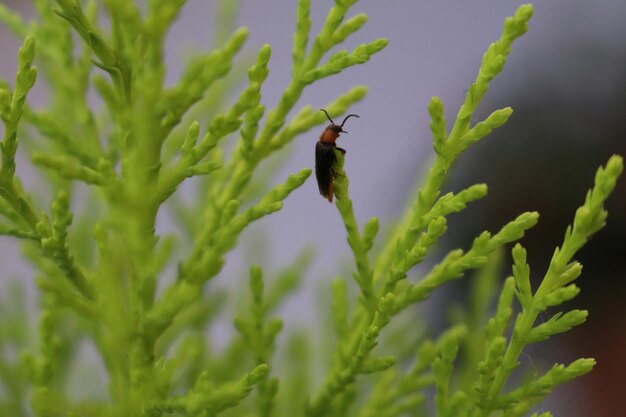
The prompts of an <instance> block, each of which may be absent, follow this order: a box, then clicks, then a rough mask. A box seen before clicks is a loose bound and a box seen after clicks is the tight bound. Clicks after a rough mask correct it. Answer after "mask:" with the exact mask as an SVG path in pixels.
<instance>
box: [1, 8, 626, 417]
mask: <svg viewBox="0 0 626 417" xmlns="http://www.w3.org/2000/svg"><path fill="white" fill-rule="evenodd" d="M3 2H4V3H7V4H9V5H10V7H12V8H15V9H20V10H22V12H23V14H24V16H30V17H32V16H33V13H32V10H31V5H30V2H27V1H23V0H20V1H17V0H15V1H6V0H4V1H3ZM240 3H241V8H240V14H239V16H238V17H237V23H238V24H240V25H246V26H248V27H249V28H250V34H251V36H250V40H249V42H248V48H249V51H250V52H254V51H256V50H258V48H259V47H260V46H261V45H262V44H263V43H269V44H271V45H272V51H273V55H272V61H271V63H270V70H271V72H270V77H269V78H268V80H267V82H266V84H265V86H264V90H263V97H264V104H265V105H266V106H268V107H271V106H273V105H275V104H276V103H277V101H278V99H279V97H280V94H281V93H282V90H283V89H284V88H285V87H286V85H287V84H288V82H289V80H290V77H291V42H292V33H293V29H294V21H295V11H296V3H297V2H296V1H295V0H271V1H270V0H266V1H259V0H241V2H240ZM312 3H313V5H312V17H313V29H312V30H313V33H316V31H317V30H318V29H319V28H320V27H321V26H322V23H323V19H324V17H325V13H326V11H327V10H328V8H329V7H330V6H331V4H332V1H330V0H324V1H314V2H312ZM520 3H521V2H517V1H509V0H475V1H472V2H465V1H450V0H440V1H437V2H426V1H398V0H388V1H385V2H381V1H375V0H361V1H360V2H359V3H358V4H357V5H356V6H355V7H354V11H355V12H365V13H367V14H368V15H369V22H368V23H367V24H366V25H365V27H364V28H363V29H362V30H361V31H359V32H358V33H357V34H356V35H354V36H352V37H351V38H350V39H348V42H347V44H346V45H345V47H346V48H348V49H351V48H353V47H354V46H356V45H358V44H359V43H362V42H368V41H371V40H373V39H375V38H379V37H387V38H388V39H389V41H390V44H389V46H388V47H387V48H386V49H385V50H383V51H382V52H381V53H380V54H378V55H376V56H374V57H373V59H372V60H371V61H370V62H369V63H367V64H366V65H363V66H358V67H353V68H351V69H349V70H347V71H345V72H344V73H343V74H341V75H339V76H334V77H332V78H330V79H326V80H323V81H321V82H319V83H317V84H316V87H313V88H312V89H310V90H307V91H306V92H305V94H304V96H303V97H302V99H301V104H302V105H304V104H311V105H312V106H313V107H314V108H319V107H323V106H324V105H325V104H327V103H329V102H331V101H332V100H333V99H334V98H335V97H336V96H338V95H339V94H341V93H343V92H345V91H347V90H349V89H350V88H351V87H352V86H354V85H357V84H365V85H368V86H369V88H370V91H369V94H368V96H367V98H366V99H365V100H364V101H363V102H361V103H359V104H358V105H356V106H354V108H352V109H350V113H357V114H359V115H360V116H361V118H360V119H351V120H350V121H349V126H347V130H348V131H349V132H350V133H349V134H348V135H343V136H342V138H341V139H340V146H342V147H343V148H345V149H346V150H347V158H346V171H347V172H348V173H349V176H350V190H351V196H352V199H353V202H354V207H355V211H356V215H357V219H358V221H359V223H360V224H363V223H364V222H365V221H366V220H367V219H369V218H370V217H372V216H377V217H379V219H380V221H381V224H382V226H383V231H384V228H385V227H389V226H390V225H392V224H393V222H394V219H396V218H397V217H398V216H399V215H401V214H402V213H403V211H404V207H405V206H406V204H407V202H408V199H409V198H410V196H411V195H412V193H413V190H414V189H415V186H416V184H418V182H417V181H418V179H419V178H420V176H421V175H422V174H423V173H424V171H425V170H426V169H427V168H428V163H429V160H430V159H431V157H432V155H433V152H432V148H431V136H430V131H429V128H428V124H429V118H428V112H427V105H428V102H429V99H430V97H431V96H434V95H437V96H439V97H440V98H441V99H442V100H443V102H444V104H445V106H446V116H447V119H448V121H452V120H454V117H455V114H456V112H457V110H458V108H459V106H460V104H461V103H462V102H463V100H464V95H465V93H466V91H467V89H468V88H469V85H470V83H471V82H472V81H473V80H474V78H475V76H476V72H477V69H478V67H479V64H480V60H481V57H482V54H483V53H484V51H485V50H486V48H487V47H488V45H489V44H490V43H491V42H493V41H495V40H496V39H498V37H499V36H500V34H501V30H502V22H503V20H504V18H505V17H506V16H509V15H511V14H512V13H514V11H515V9H516V8H517V6H518V5H519V4H520ZM534 5H535V17H534V18H533V20H532V21H531V24H530V29H529V32H528V33H527V34H526V35H525V36H523V37H522V38H521V39H520V40H518V41H517V42H516V43H515V44H514V47H513V52H512V54H511V55H510V58H509V60H508V62H507V66H506V67H505V69H504V71H503V73H502V74H501V75H500V76H499V77H498V78H497V79H496V80H495V81H494V82H493V83H492V85H491V89H490V91H489V93H488V94H487V95H486V99H485V100H484V102H483V103H482V104H481V106H480V107H479V109H478V112H477V113H476V115H475V118H476V119H475V122H478V121H481V120H483V119H484V118H485V117H486V116H487V115H488V114H489V113H490V112H491V111H493V110H495V109H498V108H502V107H506V106H511V107H513V109H514V114H513V116H512V117H511V119H510V120H509V122H508V123H507V124H506V125H505V126H504V127H502V128H500V129H498V130H497V131H495V132H494V133H493V134H492V135H490V136H489V137H487V138H486V139H485V140H483V141H482V142H480V143H478V144H477V145H475V146H474V147H473V148H471V149H470V150H469V151H468V152H467V153H466V154H464V155H463V156H462V157H461V158H460V160H459V163H458V164H457V166H456V168H455V169H454V170H453V172H452V174H451V180H450V181H449V182H448V183H447V184H446V191H455V190H459V189H461V188H464V187H466V186H468V185H471V184H474V183H477V182H485V183H487V184H488V185H489V195H488V196H487V198H485V199H483V200H481V201H479V202H477V203H473V204H472V205H471V206H470V207H469V208H468V209H467V210H466V211H465V212H463V213H462V214H460V215H455V216H452V217H451V218H450V222H449V226H450V227H449V230H450V232H448V234H447V235H446V240H445V242H444V243H443V244H442V245H441V246H442V248H440V249H441V251H440V253H443V250H444V249H449V248H450V249H451V248H456V247H461V248H467V247H468V246H469V245H470V244H471V240H472V239H473V237H475V236H476V235H478V234H479V233H480V232H481V231H483V230H490V231H496V230H498V229H499V227H501V226H502V225H503V224H505V223H506V222H507V221H509V220H511V219H512V218H514V217H515V216H517V215H518V214H519V213H521V212H523V211H527V210H537V211H539V212H540V213H541V218H540V223H539V225H538V226H537V227H535V228H534V229H533V230H531V232H530V233H528V235H527V237H525V238H524V240H523V244H524V245H525V246H526V247H527V249H528V252H529V263H530V266H531V276H532V277H533V278H535V279H536V280H537V279H540V278H541V277H542V276H543V272H544V271H545V270H546V268H547V265H548V262H549V259H550V256H551V255H552V252H553V251H554V248H555V247H556V246H557V245H559V244H560V242H561V241H562V239H563V234H564V231H565V227H566V225H567V224H569V223H571V221H572V219H573V215H574V212H575V209H576V208H577V207H578V206H579V205H580V204H581V203H582V202H583V200H584V196H585V193H586V190H587V189H589V188H590V187H591V185H592V184H593V175H594V172H595V170H596V169H597V167H598V166H599V165H601V164H604V163H605V162H606V161H607V159H608V158H609V156H610V155H611V154H613V153H619V154H622V155H626V25H624V21H626V2H624V1H623V0H596V1H593V2H589V1H584V0H552V1H543V0H540V1H537V2H535V3H534ZM213 18H214V11H213V2H211V1H206V0H188V4H187V6H186V7H185V9H184V10H183V13H182V16H181V18H180V20H179V21H178V22H177V23H176V24H175V26H174V28H173V30H172V32H171V34H170V36H169V38H168V44H169V45H168V49H167V51H168V64H169V72H168V80H170V82H173V81H174V80H175V79H176V78H177V77H178V75H179V74H180V72H181V70H182V68H183V65H184V62H185V57H186V56H187V55H186V54H187V53H188V52H189V51H191V50H192V49H193V50H207V49H208V48H209V47H210V45H211V34H212V29H211V25H212V22H213V20H212V19H213ZM18 47H19V41H18V40H16V39H15V38H14V37H13V35H11V34H10V33H9V32H8V30H7V29H6V28H4V27H0V48H1V50H2V59H1V60H0V76H1V77H2V78H4V79H7V80H12V78H13V77H14V74H15V69H16V56H17V49H18ZM37 97H39V99H41V100H45V92H38V93H37V94H36V95H35V98H37ZM298 108H299V107H298ZM320 133H321V132H311V133H310V134H309V135H305V136H302V137H300V138H298V139H297V140H296V144H295V147H294V149H293V155H292V157H291V158H290V159H289V160H288V162H287V164H286V165H285V167H284V168H283V169H282V170H281V171H280V172H279V174H278V176H277V177H276V181H275V182H279V181H280V180H282V179H283V178H285V177H286V176H287V175H288V174H289V173H291V172H295V171H297V170H300V169H302V168H303V167H313V164H314V152H313V147H314V144H315V142H316V141H317V139H318V136H319V134H320ZM24 162H27V161H24ZM22 166H23V165H22ZM19 169H20V166H19V165H18V170H19ZM607 209H608V211H609V218H608V226H607V227H606V228H605V229H604V230H602V231H601V232H600V233H598V234H597V236H595V237H594V239H593V240H592V241H591V242H590V243H589V245H588V246H587V247H585V248H584V249H583V250H582V251H581V252H580V253H579V255H578V257H577V259H578V260H579V261H580V262H581V263H583V265H584V272H583V275H582V277H581V278H580V279H579V282H578V284H579V285H580V286H581V287H582V292H581V295H580V296H579V297H578V298H576V299H575V300H574V301H572V302H570V303H569V304H568V305H567V307H570V308H584V309H588V310H590V316H589V318H588V320H587V323H585V324H584V325H582V326H580V327H578V328H576V329H575V330H574V331H572V332H570V333H568V334H566V335H562V336H556V337H554V339H553V340H552V342H550V343H546V344H541V345H540V348H539V349H537V350H533V351H531V352H530V353H529V355H528V356H527V357H526V358H525V360H526V361H528V362H530V363H532V364H533V366H537V367H538V368H541V367H543V366H546V364H550V363H553V362H555V361H558V362H560V363H569V362H570V361H572V360H574V359H576V358H579V357H594V358H596V359H597V360H598V365H597V367H596V369H595V370H594V371H593V372H592V373H591V374H590V375H587V376H585V377H583V378H580V379H578V380H576V381H575V382H573V383H570V384H567V385H565V386H563V387H560V388H559V389H557V391H556V392H555V394H554V396H552V397H551V399H550V400H549V403H545V408H546V409H549V410H551V411H553V412H554V415H555V416H559V415H561V416H569V417H582V416H590V415H593V416H596V417H604V416H606V417H614V416H618V415H623V413H624V410H626V406H625V405H624V402H625V401H626V400H625V398H626V396H625V395H626V391H625V388H624V384H623V382H622V378H623V375H625V374H626V355H624V354H623V352H624V351H625V349H626V311H625V310H624V308H623V304H624V301H625V296H626V279H625V278H626V277H625V266H626V263H625V262H624V259H625V258H626V181H624V179H622V181H621V182H619V184H618V188H617V190H616V193H615V194H614V195H613V196H612V197H611V199H610V200H609V202H608V204H607ZM383 235H384V234H383ZM255 236H256V237H257V238H258V236H262V239H264V241H265V247H266V249H265V251H266V253H267V256H268V258H269V259H272V262H276V264H277V265H283V264H285V263H286V262H288V261H289V260H291V259H293V258H294V257H296V256H297V254H298V253H299V251H300V250H301V249H302V248H303V247H305V246H307V245H312V246H313V247H314V248H315V250H316V261H315V264H314V265H313V268H312V271H311V273H310V274H309V276H308V277H307V280H306V285H305V287H306V288H305V291H304V292H303V293H304V294H306V289H311V290H312V291H316V290H315V289H316V288H319V285H320V281H324V280H327V279H328V278H332V276H333V275H332V274H334V273H335V272H334V271H336V269H337V266H338V265H351V257H350V252H349V249H348V246H347V244H346V242H345V237H344V230H343V225H342V223H341V221H340V218H339V216H338V215H337V213H336V209H335V208H334V207H333V206H332V205H330V204H328V203H327V202H326V201H325V200H324V199H323V198H321V197H320V196H319V194H318V190H317V185H316V184H315V181H314V180H313V179H310V180H309V181H308V182H307V183H306V184H305V186H304V187H302V188H301V189H300V190H298V191H297V192H295V193H294V194H293V195H292V197H291V198H289V199H288V200H287V202H286V204H285V207H284V209H283V211H282V212H281V213H280V214H278V215H274V216H270V217H269V218H266V219H264V220H262V221H261V222H259V223H258V224H255V225H254V226H253V227H251V230H249V231H247V232H246V234H244V235H243V237H242V241H245V240H246V239H254V238H255ZM15 243H16V242H15V241H13V240H11V239H9V238H4V237H2V238H0V279H1V280H2V281H3V282H4V281H8V280H10V279H13V278H16V277H17V278H19V279H22V280H25V281H28V279H29V278H32V276H33V272H32V271H31V270H30V269H29V267H28V266H27V264H25V263H24V262H23V261H20V251H19V245H16V244H15ZM246 255H247V254H246V253H245V252H244V251H238V252H234V253H232V254H231V255H230V257H229V263H228V266H227V267H226V269H225V270H224V272H223V275H228V274H236V273H238V272H240V271H241V270H247V268H248V267H249V266H250V263H251V261H250V260H248V259H247V258H246ZM440 256H441V255H440ZM433 261H436V259H434V260H433ZM507 261H508V258H507ZM507 268H508V266H507ZM532 271H535V272H534V273H533V272H532ZM507 274H510V271H509V270H507V271H503V272H502V279H504V277H505V276H506V275H507ZM218 279H219V278H218ZM461 281H463V280H461ZM462 290H463V283H462V282H457V283H454V284H452V285H450V286H449V288H447V292H445V293H444V296H443V297H442V296H440V297H439V298H438V299H437V300H438V303H439V304H438V307H436V308H433V310H428V311H429V312H428V314H438V311H437V309H441V308H447V306H449V305H453V304H456V303H462V302H463V300H462V297H460V294H461V293H462ZM313 304H314V300H312V297H307V296H306V295H303V296H301V298H298V299H296V300H292V302H291V303H290V304H289V305H287V307H286V309H287V310H288V313H289V317H290V319H292V320H295V321H297V320H311V317H312V315H313V314H314V312H313Z"/></svg>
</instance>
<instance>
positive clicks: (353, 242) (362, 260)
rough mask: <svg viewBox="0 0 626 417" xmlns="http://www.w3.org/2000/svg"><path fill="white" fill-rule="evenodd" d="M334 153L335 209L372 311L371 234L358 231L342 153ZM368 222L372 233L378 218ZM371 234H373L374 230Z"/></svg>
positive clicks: (363, 293)
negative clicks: (339, 216) (344, 230)
mask: <svg viewBox="0 0 626 417" xmlns="http://www.w3.org/2000/svg"><path fill="white" fill-rule="evenodd" d="M335 155H336V157H337V163H336V164H335V165H334V167H333V169H334V170H335V173H336V175H337V179H336V180H335V181H334V184H335V194H336V196H337V203H336V204H337V209H338V210H339V214H340V215H341V218H342V220H343V223H344V225H345V227H346V232H347V239H348V244H349V245H350V247H351V248H352V253H353V255H354V262H355V264H356V268H357V273H356V274H355V276H354V277H355V280H356V282H357V283H358V284H359V287H360V289H361V297H362V302H363V304H364V305H365V307H366V308H367V309H368V310H369V311H370V313H374V311H375V309H376V304H377V301H376V299H375V297H376V295H375V293H374V285H373V284H374V281H373V271H372V268H371V266H370V261H369V255H368V251H369V250H370V248H371V247H372V245H371V241H372V240H373V236H368V241H366V240H365V237H364V235H362V234H361V232H360V231H359V226H358V225H357V222H356V218H355V216H354V210H353V208H352V200H351V199H350V196H349V195H348V177H347V175H346V173H345V171H344V170H343V161H344V159H343V154H342V153H341V152H339V151H335ZM368 224H369V227H368V228H369V229H370V231H369V232H368V235H371V234H372V233H373V232H372V231H371V230H378V219H376V218H375V217H374V218H372V219H371V220H370V222H368ZM373 234H375V232H374V233H373Z"/></svg>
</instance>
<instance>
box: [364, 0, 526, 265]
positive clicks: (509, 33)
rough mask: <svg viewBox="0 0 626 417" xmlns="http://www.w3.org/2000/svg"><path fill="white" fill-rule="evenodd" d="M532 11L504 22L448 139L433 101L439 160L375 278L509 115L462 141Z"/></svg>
mask: <svg viewBox="0 0 626 417" xmlns="http://www.w3.org/2000/svg"><path fill="white" fill-rule="evenodd" d="M532 11H533V8H532V5H530V4H526V5H522V6H520V7H519V8H518V10H517V12H516V13H515V15H514V16H513V17H509V18H507V20H506V21H505V24H504V31H503V34H502V37H501V38H500V40H499V41H497V42H495V43H493V44H491V46H490V47H489V49H488V50H487V52H486V53H485V55H484V56H483V61H482V63H481V66H480V69H479V71H478V75H477V78H476V81H475V82H474V83H473V84H472V86H471V87H470V89H469V92H468V94H467V96H466V99H465V103H464V104H463V105H462V106H461V108H460V110H459V113H458V114H457V118H456V120H455V122H454V125H453V127H452V131H451V132H450V135H449V136H446V122H445V118H444V115H443V103H442V102H441V100H439V98H438V97H433V98H432V99H431V102H430V104H429V106H428V111H429V113H430V115H431V119H432V122H431V130H432V132H433V137H434V144H433V148H434V150H435V153H436V155H437V158H436V159H435V162H434V163H433V165H432V168H431V169H430V171H429V173H428V176H427V178H426V179H425V181H424V183H423V185H422V186H421V187H420V188H419V191H418V193H417V199H416V201H415V203H414V205H413V206H412V208H411V210H410V212H409V213H407V215H406V216H405V217H404V219H403V220H402V221H401V222H400V224H399V226H398V227H397V228H396V229H395V232H394V234H393V236H392V238H391V239H389V241H388V242H389V243H388V244H387V245H386V246H385V248H384V249H383V251H382V254H381V256H380V258H379V262H377V263H376V272H375V276H381V275H384V271H386V270H392V269H394V266H395V265H396V264H398V263H400V262H401V261H402V260H401V257H402V255H403V254H404V253H405V251H408V250H410V249H411V248H412V247H413V246H414V245H415V242H416V240H417V239H418V234H417V233H415V232H414V231H415V230H416V229H421V228H423V227H425V226H426V225H427V223H425V222H424V221H423V218H424V217H425V216H427V214H428V212H429V211H430V210H431V209H432V207H433V205H434V204H435V202H436V201H437V198H438V197H439V194H440V190H441V186H442V185H443V182H444V181H445V179H446V177H447V174H448V171H449V170H450V166H451V165H452V163H453V162H454V161H455V160H456V158H457V157H458V156H459V154H460V153H461V152H462V151H463V150H464V149H466V148H467V146H469V144H470V143H472V142H474V141H475V140H478V139H479V138H480V137H482V136H481V135H483V134H487V133H488V131H490V130H491V129H493V128H495V127H497V126H499V125H501V124H502V123H504V122H505V121H506V119H507V118H508V116H509V115H510V109H505V110H503V111H498V112H495V113H494V114H492V117H491V120H490V121H489V122H487V121H485V122H484V123H483V125H481V127H478V126H477V127H476V130H475V131H474V132H472V133H471V134H469V136H467V137H465V138H463V135H465V134H466V133H467V130H468V128H469V123H470V120H471V117H472V114H473V112H474V110H475V109H476V107H477V106H478V104H479V102H480V101H481V99H482V98H483V96H484V94H485V93H486V92H487V89H488V87H489V83H490V82H491V80H492V79H493V78H494V77H495V76H496V75H498V74H499V73H500V71H501V70H502V68H503V67H504V64H505V63H506V58H507V56H508V53H509V52H510V50H511V45H512V42H513V41H514V40H515V39H516V38H518V37H519V36H521V35H522V34H523V33H524V32H525V31H526V29H527V27H528V21H529V20H530V18H531V17H532ZM488 120H489V118H488ZM446 137H447V138H446ZM477 138H478V139H477Z"/></svg>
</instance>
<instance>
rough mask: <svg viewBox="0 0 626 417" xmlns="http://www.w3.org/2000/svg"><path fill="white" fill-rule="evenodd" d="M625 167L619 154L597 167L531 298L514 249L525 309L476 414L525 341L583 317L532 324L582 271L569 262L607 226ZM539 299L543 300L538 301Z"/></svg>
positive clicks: (492, 398)
mask: <svg viewBox="0 0 626 417" xmlns="http://www.w3.org/2000/svg"><path fill="white" fill-rule="evenodd" d="M622 170H623V162H622V158H621V157H618V156H613V157H611V158H610V159H609V161H608V162H607V164H606V166H605V167H600V168H599V169H598V171H597V174H596V178H595V184H594V187H593V188H592V189H591V190H590V191H589V193H588V194H587V197H586V199H585V204H584V205H583V206H581V207H580V208H579V209H578V210H577V211H576V216H575V217H574V226H573V227H572V226H570V227H568V228H567V231H566V233H565V239H564V240H563V244H562V246H561V248H560V249H559V248H557V249H556V250H555V252H554V255H553V257H552V261H551V262H550V267H549V269H548V271H547V272H546V275H545V276H544V279H543V280H542V282H541V285H540V286H539V288H538V289H537V291H536V292H535V294H534V295H533V296H532V300H531V301H529V300H528V299H527V298H528V295H526V296H524V294H525V293H526V294H527V292H528V284H527V283H526V280H525V278H526V276H525V269H526V267H525V266H524V265H525V252H524V251H523V249H522V248H521V247H516V248H515V249H514V258H515V260H516V266H515V268H516V269H515V270H514V272H515V274H516V279H517V280H518V282H519V285H521V287H520V288H521V290H520V294H521V299H520V301H521V302H522V312H521V314H520V315H519V316H518V317H517V319H516V321H515V325H514V329H513V336H512V338H511V341H510V342H509V344H508V346H507V348H506V352H505V353H504V356H503V359H502V365H501V366H500V367H499V368H498V370H497V372H496V373H495V375H494V378H493V380H492V381H491V384H490V386H489V390H488V393H487V394H488V395H487V398H488V400H487V401H488V402H487V404H486V405H483V406H480V405H479V406H478V407H477V408H476V409H474V412H473V414H472V415H473V416H486V415H487V414H489V412H490V411H491V410H492V409H493V408H494V407H495V404H497V402H498V398H499V396H500V392H501V390H502V388H503V387H504V384H505V383H506V381H507V379H508V377H509V375H510V374H511V372H512V371H513V370H514V369H515V368H517V366H518V358H519V356H520V354H521V353H522V351H523V349H524V346H525V345H526V344H528V343H531V342H534V341H538V340H543V339H545V338H547V337H549V336H550V335H552V334H555V333H560V332H563V331H566V330H567V329H568V328H569V327H572V326H574V325H577V324H580V323H581V322H582V321H584V319H585V317H586V315H587V313H586V312H584V311H578V310H574V311H572V312H570V313H568V314H566V315H565V316H563V317H562V318H561V315H560V314H558V315H557V316H555V317H554V318H553V319H552V320H551V321H549V322H547V323H544V324H542V325H539V326H537V327H533V326H534V323H535V321H536V319H537V316H538V315H539V313H541V312H542V311H543V309H545V308H546V307H547V303H546V301H545V298H544V297H545V295H546V294H551V293H554V291H555V290H558V289H559V288H561V287H562V286H564V285H565V284H568V283H569V282H570V281H571V280H572V279H574V278H575V277H577V276H578V275H579V274H580V265H579V264H577V263H574V264H570V261H571V258H572V257H573V256H574V254H575V253H576V251H578V249H580V248H581V247H582V246H583V245H584V244H585V242H586V241H587V240H588V239H589V237H590V236H591V235H592V234H593V233H595V232H596V231H598V230H599V229H601V228H602V227H603V226H604V224H605V219H606V211H605V210H604V208H603V203H604V201H605V200H606V198H607V197H608V196H609V195H610V193H611V191H612V190H613V188H614V187H615V182H616V180H617V178H618V177H619V176H620V175H621V173H622ZM572 266H573V267H574V268H573V272H570V271H572ZM563 275H565V279H563V278H561V277H563ZM572 277H573V278H572ZM571 292H572V290H571V289H570V290H568V291H565V292H560V293H559V298H561V299H558V298H557V299H555V300H551V301H550V302H549V303H550V304H552V303H559V304H560V302H563V301H565V300H567V299H568V297H570V296H571V295H572V293H571ZM574 292H575V290H574ZM536 300H541V301H539V303H537V301H536ZM525 305H526V306H525ZM539 306H540V307H541V308H542V309H540V308H539ZM559 319H561V320H559ZM589 369H591V366H589Z"/></svg>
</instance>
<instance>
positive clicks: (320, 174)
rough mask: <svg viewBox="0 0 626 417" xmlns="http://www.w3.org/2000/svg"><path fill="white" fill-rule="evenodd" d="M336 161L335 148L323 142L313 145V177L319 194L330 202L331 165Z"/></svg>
mask: <svg viewBox="0 0 626 417" xmlns="http://www.w3.org/2000/svg"><path fill="white" fill-rule="evenodd" d="M336 160H337V156H335V147H334V146H333V145H331V144H328V143H324V142H317V144H316V145H315V176H316V177H317V186H318V187H319V189H320V194H321V195H323V196H324V197H326V198H327V199H328V200H329V201H332V198H333V196H332V185H333V164H334V163H335V161H336Z"/></svg>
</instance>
